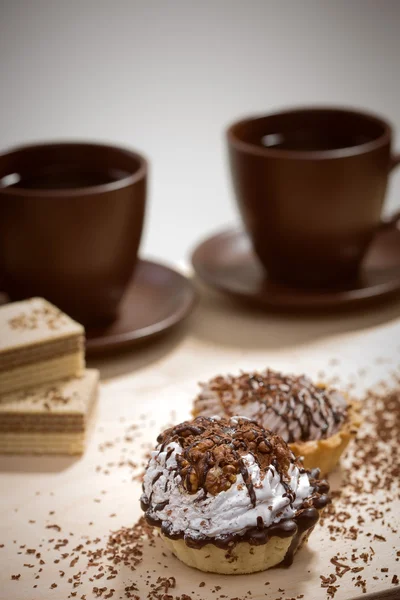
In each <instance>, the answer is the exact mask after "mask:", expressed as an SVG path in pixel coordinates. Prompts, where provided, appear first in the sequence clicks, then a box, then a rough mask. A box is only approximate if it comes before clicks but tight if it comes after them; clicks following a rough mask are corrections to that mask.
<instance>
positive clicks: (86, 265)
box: [0, 143, 147, 325]
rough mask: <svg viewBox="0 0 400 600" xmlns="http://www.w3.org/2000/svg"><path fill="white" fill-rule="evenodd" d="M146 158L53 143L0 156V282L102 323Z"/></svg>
mask: <svg viewBox="0 0 400 600" xmlns="http://www.w3.org/2000/svg"><path fill="white" fill-rule="evenodd" d="M146 178H147V164H146V161H145V159H144V158H143V157H142V156H140V155H139V154H137V153H136V152H131V151H128V150H124V149H121V148H116V147H113V146H108V145H100V144H91V143H90V144H89V143H54V144H42V145H35V146H26V147H21V148H18V149H15V150H11V151H10V152H6V153H4V154H2V155H0V282H1V283H0V288H2V289H1V291H5V292H6V293H7V295H8V296H9V297H10V298H11V299H12V300H17V299H22V298H27V297H30V296H43V297H45V298H47V299H48V300H50V301H51V302H54V303H55V304H56V305H57V306H59V307H60V308H61V309H63V310H64V311H66V312H67V313H69V314H70V315H71V316H73V317H75V318H76V319H77V320H78V321H80V322H81V323H83V324H84V325H93V324H101V323H106V322H110V321H112V320H113V319H115V317H116V316H117V311H118V305H119V303H120V300H121V298H122V296H123V293H124V291H125V289H126V287H127V285H128V282H129V280H130V278H131V276H132V273H133V270H134V267H135V263H136V257H137V251H138V247H139V243H140V238H141V234H142V229H143V219H144V212H145V200H146Z"/></svg>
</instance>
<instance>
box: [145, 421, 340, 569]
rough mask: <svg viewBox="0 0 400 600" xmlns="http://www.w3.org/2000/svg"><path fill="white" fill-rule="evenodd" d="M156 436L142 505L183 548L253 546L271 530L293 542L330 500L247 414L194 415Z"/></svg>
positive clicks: (314, 477) (319, 483) (279, 442)
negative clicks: (183, 545) (235, 544)
mask: <svg viewBox="0 0 400 600" xmlns="http://www.w3.org/2000/svg"><path fill="white" fill-rule="evenodd" d="M157 441H158V446H157V448H156V450H155V451H154V452H153V453H152V456H151V459H150V461H149V464H148V467H147V470H146V474H145V478H144V482H143V495H142V498H141V503H142V508H143V510H144V511H145V513H146V518H147V520H148V522H149V523H151V524H153V525H156V526H158V527H160V528H161V531H162V533H163V534H164V535H166V536H167V537H170V538H172V539H178V538H183V539H184V540H185V542H186V543H187V545H189V546H192V547H201V546H203V545H205V544H207V543H213V544H215V545H217V546H219V547H223V548H225V547H226V548H228V547H230V546H231V545H232V543H235V542H239V541H248V542H250V543H251V544H256V545H257V544H262V543H266V542H267V541H268V539H269V538H270V537H271V536H272V535H278V536H281V537H287V536H291V535H294V538H295V539H297V544H298V541H299V539H300V537H301V534H302V533H303V532H304V531H306V530H308V529H310V528H312V527H313V526H314V525H315V523H316V522H317V520H318V509H320V508H323V507H324V506H325V505H326V504H327V503H328V502H329V497H328V495H327V492H328V490H329V486H328V484H327V483H326V482H325V481H319V480H318V479H317V476H318V471H317V470H316V471H314V472H308V471H306V470H305V469H304V468H303V467H302V464H301V462H300V461H299V460H298V459H296V458H295V457H294V455H293V454H292V452H291V451H290V450H289V448H288V446H287V444H286V443H285V442H284V441H283V440H282V439H281V438H280V437H279V436H277V435H274V434H272V433H271V432H270V431H267V430H265V429H263V428H262V427H260V426H259V425H257V424H256V423H255V422H253V421H250V420H249V419H246V418H242V417H232V418H230V419H225V418H209V417H197V418H196V419H194V420H193V421H186V422H185V423H182V424H180V425H177V426H175V427H171V428H170V429H167V430H166V431H165V432H164V433H162V434H161V435H160V436H159V437H158V440H157ZM293 544H294V546H293V545H291V550H290V552H289V553H288V557H287V562H291V555H292V554H293V552H294V551H295V549H296V547H297V546H296V543H294V542H293ZM292 546H293V547H292Z"/></svg>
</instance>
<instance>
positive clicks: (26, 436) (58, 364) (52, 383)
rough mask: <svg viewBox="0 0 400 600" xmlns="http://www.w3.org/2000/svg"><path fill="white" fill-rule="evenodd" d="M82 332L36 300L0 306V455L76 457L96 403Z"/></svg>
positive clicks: (94, 379)
mask: <svg viewBox="0 0 400 600" xmlns="http://www.w3.org/2000/svg"><path fill="white" fill-rule="evenodd" d="M84 342H85V332H84V328H83V327H82V326H81V325H79V324H78V323H76V322H75V321H73V320H72V319H71V318H70V317H68V316H67V315H66V314H64V313H63V312H62V311H60V310H59V309H58V308H56V307H55V306H53V305H52V304H50V303H49V302H47V301H46V300H44V299H42V298H32V299H30V300H25V301H23V302H14V303H10V304H6V305H4V306H2V307H0V452H1V453H46V454H55V453H57V454H79V453H82V452H83V451H84V447H85V442H86V437H87V431H88V427H89V423H90V421H91V416H92V413H93V411H94V407H95V404H96V400H97V388H98V379H99V376H98V371H96V370H95V369H85V354H84Z"/></svg>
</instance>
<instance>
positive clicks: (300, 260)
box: [227, 108, 400, 287]
mask: <svg viewBox="0 0 400 600" xmlns="http://www.w3.org/2000/svg"><path fill="white" fill-rule="evenodd" d="M227 137H228V148H229V159H230V167H231V173H232V178H233V185H234V190H235V193H236V198H237V202H238V205H239V209H240V212H241V215H242V218H243V222H244V225H245V228H246V230H247V232H248V234H249V236H250V238H251V240H252V244H253V247H254V250H255V252H256V254H257V255H258V257H259V259H260V261H261V263H262V264H263V265H264V267H265V269H266V271H267V272H268V275H269V276H270V277H271V278H272V279H274V280H276V281H278V282H281V283H286V284H289V285H295V286H296V285H297V286H304V287H315V286H318V287H321V286H323V287H324V286H325V287H326V286H336V285H338V284H339V285H342V284H346V283H349V282H351V281H352V280H354V279H355V278H357V275H358V272H359V269H360V266H361V262H362V259H363V257H364V256H365V254H366V252H367V249H368V247H369V245H370V243H371V241H372V238H373V235H374V233H375V232H376V231H377V228H378V227H379V226H380V224H381V214H382V207H383V201H384V197H385V192H386V187H387V183H388V175H389V173H390V171H391V169H392V168H393V167H394V166H395V165H397V164H399V162H400V157H399V156H397V157H393V156H392V154H391V142H392V129H391V127H390V125H389V124H388V123H387V122H386V121H384V120H382V119H380V118H378V117H376V116H373V115H370V114H367V113H363V112H356V111H353V110H344V109H338V108H315V109H314V108H309V109H297V110H290V111H286V112H281V113H279V114H274V115H270V116H263V117H256V118H249V119H245V120H241V121H239V122H236V123H234V124H233V125H232V126H231V127H230V128H229V129H228V131H227Z"/></svg>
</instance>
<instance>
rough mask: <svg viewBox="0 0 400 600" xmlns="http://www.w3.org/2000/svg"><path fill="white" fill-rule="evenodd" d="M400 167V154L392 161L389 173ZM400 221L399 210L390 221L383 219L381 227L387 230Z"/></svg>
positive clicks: (392, 158) (393, 157)
mask: <svg viewBox="0 0 400 600" xmlns="http://www.w3.org/2000/svg"><path fill="white" fill-rule="evenodd" d="M399 165H400V154H395V155H394V156H392V157H391V159H390V164H389V172H390V171H393V169H395V168H396V167H398V166H399ZM399 221H400V210H397V211H396V212H395V213H394V214H393V215H391V216H390V217H389V218H388V219H382V221H381V227H383V228H385V229H386V227H388V228H389V227H394V226H395V225H396V223H398V222H399Z"/></svg>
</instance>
